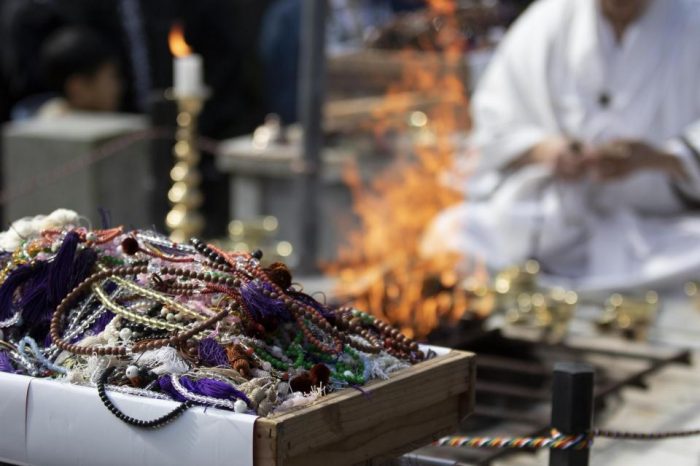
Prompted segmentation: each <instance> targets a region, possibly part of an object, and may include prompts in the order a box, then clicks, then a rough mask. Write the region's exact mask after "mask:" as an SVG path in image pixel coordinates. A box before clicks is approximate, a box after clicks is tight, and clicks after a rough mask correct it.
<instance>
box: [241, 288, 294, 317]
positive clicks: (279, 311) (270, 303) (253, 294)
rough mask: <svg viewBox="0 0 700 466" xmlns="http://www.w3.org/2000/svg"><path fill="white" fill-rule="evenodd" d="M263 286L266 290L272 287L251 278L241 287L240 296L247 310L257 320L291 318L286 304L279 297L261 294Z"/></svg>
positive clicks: (270, 289)
mask: <svg viewBox="0 0 700 466" xmlns="http://www.w3.org/2000/svg"><path fill="white" fill-rule="evenodd" d="M263 287H264V289H266V290H268V291H272V288H271V287H270V285H268V284H261V282H259V281H258V280H253V281H251V282H248V283H246V284H245V285H243V286H242V287H241V297H242V298H243V302H244V303H245V305H246V307H247V308H248V310H249V311H250V312H251V313H252V314H253V317H254V318H255V320H257V321H261V320H264V319H269V318H277V319H282V320H287V321H288V320H291V314H290V313H289V311H288V310H287V305H286V304H284V301H281V300H279V299H272V298H269V297H267V296H265V295H264V294H263Z"/></svg>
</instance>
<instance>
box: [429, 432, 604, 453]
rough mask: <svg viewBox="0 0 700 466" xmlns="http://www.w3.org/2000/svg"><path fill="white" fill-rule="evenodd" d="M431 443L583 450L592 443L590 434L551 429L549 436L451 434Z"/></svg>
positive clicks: (461, 445)
mask: <svg viewBox="0 0 700 466" xmlns="http://www.w3.org/2000/svg"><path fill="white" fill-rule="evenodd" d="M433 445H436V446H448V447H471V448H536V449H541V448H550V449H557V450H585V449H587V448H590V447H591V445H593V436H592V435H591V434H579V435H564V434H562V433H561V432H559V431H557V430H555V429H552V435H551V436H550V437H466V436H460V435H452V436H448V437H443V438H441V439H439V440H437V441H435V442H433Z"/></svg>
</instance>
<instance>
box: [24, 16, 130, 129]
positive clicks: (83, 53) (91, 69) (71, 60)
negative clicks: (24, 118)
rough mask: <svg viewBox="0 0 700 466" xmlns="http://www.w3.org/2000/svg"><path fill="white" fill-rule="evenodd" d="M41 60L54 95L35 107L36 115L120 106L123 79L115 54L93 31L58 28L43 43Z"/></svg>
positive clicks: (107, 108) (104, 109) (106, 109)
mask: <svg viewBox="0 0 700 466" xmlns="http://www.w3.org/2000/svg"><path fill="white" fill-rule="evenodd" d="M40 63H41V68H42V70H43V74H44V76H45V78H46V81H47V83H48V84H49V86H50V87H51V88H52V89H53V91H54V92H55V93H56V97H54V98H52V99H50V100H48V101H46V102H45V103H44V104H43V105H42V106H41V107H39V108H38V110H37V114H36V115H37V116H38V117H56V116H60V115H63V114H66V113H69V112H73V111H90V112H116V111H117V110H118V109H119V105H120V102H121V97H122V80H121V79H122V78H121V73H120V69H119V62H118V59H117V55H116V53H115V52H114V51H113V50H112V49H110V47H109V46H108V45H107V43H106V41H105V40H104V38H103V37H101V36H100V35H99V34H98V33H96V32H95V31H91V30H89V29H86V28H79V27H69V28H64V29H61V30H59V31H57V32H56V33H54V34H53V35H51V36H50V37H49V39H48V40H47V41H46V43H45V44H44V47H43V49H42V52H41V56H40Z"/></svg>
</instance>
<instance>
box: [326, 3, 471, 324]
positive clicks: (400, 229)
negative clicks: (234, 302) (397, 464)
mask: <svg viewBox="0 0 700 466" xmlns="http://www.w3.org/2000/svg"><path fill="white" fill-rule="evenodd" d="M454 12H455V2H454V1H453V0H435V1H434V2H432V13H433V14H436V15H439V16H440V18H441V20H442V24H443V26H442V28H441V30H440V31H439V34H438V35H437V38H436V41H437V44H432V45H431V47H432V49H427V50H423V51H419V52H416V51H413V52H408V51H406V52H402V53H405V58H406V62H405V63H406V67H405V72H404V74H403V79H402V80H401V82H399V83H397V84H396V85H395V86H392V88H391V89H390V91H389V93H388V95H387V96H386V99H385V101H384V103H383V105H380V108H378V109H377V111H376V112H375V113H376V114H375V115H373V118H372V121H373V122H374V124H375V127H374V129H375V131H376V132H377V133H379V134H386V133H387V132H389V131H394V132H396V131H400V132H402V134H403V135H404V136H406V137H408V138H411V139H412V144H411V148H410V150H409V151H408V152H409V153H408V154H398V155H397V160H396V162H395V163H394V164H393V165H392V166H391V167H390V168H389V169H388V170H386V171H384V172H383V173H381V174H379V175H378V176H376V177H375V178H374V179H373V180H372V182H370V183H369V184H366V183H363V182H362V180H361V177H360V175H359V173H358V171H357V169H354V170H350V171H348V172H347V173H346V182H347V184H348V185H349V186H350V188H351V191H352V194H353V204H354V211H355V213H356V214H357V215H358V216H359V218H360V220H361V228H360V229H359V230H357V231H353V232H351V233H350V235H349V237H348V238H347V247H344V248H342V249H341V251H340V253H339V257H340V259H339V262H340V264H342V265H341V266H340V267H339V270H338V276H339V279H340V280H339V281H340V285H339V290H338V291H339V294H340V295H341V296H347V297H351V301H352V304H353V305H355V306H357V307H358V308H360V309H366V310H369V311H370V312H371V313H373V314H375V315H377V316H378V317H381V318H383V319H385V320H387V321H389V322H391V323H393V324H395V325H397V326H399V327H400V328H401V330H402V332H404V333H405V334H406V335H408V336H414V337H424V336H426V335H427V334H428V333H429V332H430V331H431V330H432V329H434V328H435V327H436V326H438V325H439V324H440V323H441V322H445V321H447V322H449V321H454V320H455V319H458V318H460V317H461V316H462V315H463V314H464V313H465V311H466V310H467V308H468V306H469V303H468V302H467V300H468V298H467V295H466V293H464V292H463V291H462V290H460V289H459V287H458V286H457V284H458V275H457V273H456V268H457V263H458V260H459V258H458V257H456V256H451V255H450V256H442V257H430V258H426V257H421V255H420V251H419V249H420V248H419V246H420V242H421V239H422V237H423V234H424V231H425V228H426V227H427V225H428V224H429V223H430V221H431V220H432V219H433V218H434V217H435V216H436V215H437V214H438V212H440V211H442V210H443V209H445V208H446V207H448V206H450V205H452V204H455V203H457V202H459V201H461V200H462V199H463V194H462V193H459V192H457V191H455V190H452V189H451V188H449V187H447V186H446V185H445V183H444V182H443V180H444V175H445V173H448V172H449V171H450V170H451V168H452V166H453V163H454V159H455V155H456V152H457V148H456V147H455V142H454V140H455V133H456V132H465V131H466V130H467V129H468V128H469V126H470V122H469V117H468V105H467V97H466V96H467V93H466V91H465V86H464V83H463V82H462V80H461V79H460V78H459V76H458V74H457V73H456V71H457V70H459V69H460V67H461V66H463V64H464V48H463V44H462V43H461V42H460V41H459V40H456V38H457V37H458V34H457V31H458V28H457V24H456V19H455V16H454ZM423 48H426V47H425V46H423ZM426 57H429V58H430V60H429V62H430V63H431V64H432V65H431V66H416V63H418V62H421V63H423V64H425V61H426V60H425V59H426ZM407 91H410V92H411V94H414V95H415V94H416V93H417V94H419V95H421V96H424V97H427V98H428V100H429V101H435V102H438V103H437V104H436V105H434V106H432V107H431V108H430V109H428V110H425V111H415V109H413V110H412V109H411V102H410V100H406V95H407ZM401 106H405V109H406V113H407V115H409V118H408V119H407V121H406V122H403V123H402V124H400V125H399V124H397V123H396V119H390V118H382V116H383V115H384V114H387V113H393V114H395V112H396V108H397V107H401ZM377 121H379V122H384V123H381V124H377V123H376V122H377Z"/></svg>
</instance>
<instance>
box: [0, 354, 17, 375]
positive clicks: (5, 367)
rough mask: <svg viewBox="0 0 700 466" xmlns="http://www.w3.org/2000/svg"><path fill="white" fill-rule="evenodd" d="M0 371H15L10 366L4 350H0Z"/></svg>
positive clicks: (10, 363) (10, 362) (13, 372)
mask: <svg viewBox="0 0 700 466" xmlns="http://www.w3.org/2000/svg"><path fill="white" fill-rule="evenodd" d="M0 372H9V373H10V374H15V373H16V372H17V371H16V370H15V368H14V367H13V366H12V361H10V356H9V355H8V354H7V352H5V351H0Z"/></svg>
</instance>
